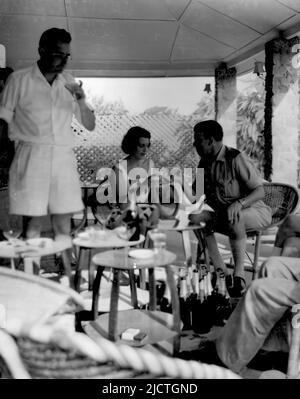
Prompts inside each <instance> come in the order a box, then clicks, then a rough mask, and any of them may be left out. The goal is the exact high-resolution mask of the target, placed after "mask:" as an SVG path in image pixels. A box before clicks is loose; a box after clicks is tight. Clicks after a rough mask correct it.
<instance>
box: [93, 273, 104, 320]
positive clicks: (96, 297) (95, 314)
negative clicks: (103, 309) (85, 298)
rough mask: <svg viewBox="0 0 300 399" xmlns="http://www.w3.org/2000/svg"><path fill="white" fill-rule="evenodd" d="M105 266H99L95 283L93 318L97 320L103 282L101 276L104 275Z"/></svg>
mask: <svg viewBox="0 0 300 399" xmlns="http://www.w3.org/2000/svg"><path fill="white" fill-rule="evenodd" d="M103 271H104V267H103V266H98V267H97V274H96V278H95V281H94V285H93V300H92V316H93V320H96V319H97V317H98V302H99V289H100V284H101V278H102V275H103Z"/></svg>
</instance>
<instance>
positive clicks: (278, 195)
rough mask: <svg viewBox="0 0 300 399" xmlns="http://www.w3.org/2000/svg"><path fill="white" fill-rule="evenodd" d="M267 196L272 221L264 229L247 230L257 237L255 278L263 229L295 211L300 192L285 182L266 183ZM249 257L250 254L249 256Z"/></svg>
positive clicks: (254, 263) (253, 270)
mask: <svg viewBox="0 0 300 399" xmlns="http://www.w3.org/2000/svg"><path fill="white" fill-rule="evenodd" d="M264 190H265V197H264V202H265V204H266V205H268V206H269V207H270V208H271V211H272V221H271V224H270V225H269V226H265V227H264V229H262V230H257V231H253V230H251V231H247V236H248V237H255V244H254V259H253V262H252V270H251V269H250V270H251V271H252V272H253V279H255V278H256V277H257V272H258V270H257V268H258V259H259V254H260V246H261V236H262V233H263V231H265V230H267V229H270V228H272V227H275V226H278V225H279V224H280V223H282V222H283V220H284V219H285V218H286V217H287V216H288V215H290V214H292V213H293V212H295V210H296V208H297V205H298V202H299V194H298V191H297V189H296V188H295V187H293V186H291V185H289V184H284V183H264ZM248 257H249V259H251V258H250V256H248Z"/></svg>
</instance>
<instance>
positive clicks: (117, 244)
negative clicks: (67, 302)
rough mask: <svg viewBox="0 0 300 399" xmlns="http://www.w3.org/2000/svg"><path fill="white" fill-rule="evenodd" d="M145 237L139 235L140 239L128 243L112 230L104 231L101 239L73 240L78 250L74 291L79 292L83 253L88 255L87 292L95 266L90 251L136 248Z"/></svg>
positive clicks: (91, 284)
mask: <svg viewBox="0 0 300 399" xmlns="http://www.w3.org/2000/svg"><path fill="white" fill-rule="evenodd" d="M144 240H145V237H144V236H143V235H140V239H139V240H137V241H128V240H123V239H122V238H120V237H118V236H117V235H116V234H115V232H114V231H113V230H105V236H104V237H103V238H101V239H94V240H92V239H90V238H83V237H80V236H78V237H76V238H74V239H73V244H74V245H75V246H77V247H78V248H79V252H78V262H77V266H76V271H75V277H74V285H75V290H76V291H78V292H79V290H80V279H81V270H82V267H83V263H84V258H85V253H87V255H88V263H87V264H88V275H89V291H91V290H92V289H93V282H94V272H95V266H94V264H93V262H91V251H92V249H109V248H124V247H132V246H137V245H139V244H141V243H143V242H144Z"/></svg>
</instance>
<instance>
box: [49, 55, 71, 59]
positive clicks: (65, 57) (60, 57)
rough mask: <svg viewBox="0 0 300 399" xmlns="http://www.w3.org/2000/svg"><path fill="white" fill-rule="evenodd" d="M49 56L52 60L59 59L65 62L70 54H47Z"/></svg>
mask: <svg viewBox="0 0 300 399" xmlns="http://www.w3.org/2000/svg"><path fill="white" fill-rule="evenodd" d="M49 55H50V56H51V57H52V58H59V59H60V60H67V59H68V58H70V57H71V54H69V53H68V54H65V53H49Z"/></svg>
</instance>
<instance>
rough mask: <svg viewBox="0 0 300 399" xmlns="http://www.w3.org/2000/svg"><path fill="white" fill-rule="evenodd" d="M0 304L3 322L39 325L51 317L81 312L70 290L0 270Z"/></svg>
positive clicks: (80, 304) (80, 301) (76, 296)
mask: <svg viewBox="0 0 300 399" xmlns="http://www.w3.org/2000/svg"><path fill="white" fill-rule="evenodd" d="M0 304H1V305H3V306H4V309H5V313H6V315H5V316H6V317H5V318H6V321H7V323H9V322H10V321H11V320H14V319H19V320H21V321H23V322H26V323H30V324H32V325H33V324H36V323H43V322H45V321H47V320H48V319H49V318H51V317H52V316H53V315H55V314H61V313H64V312H65V313H75V312H77V311H79V310H82V309H84V300H83V299H82V297H81V296H80V295H79V294H78V293H77V292H75V291H74V290H72V289H70V288H68V287H65V286H64V285H62V284H59V283H57V282H54V281H50V280H48V279H46V278H42V277H39V276H34V275H31V274H28V273H24V272H21V271H14V270H10V269H7V268H6V267H0Z"/></svg>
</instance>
